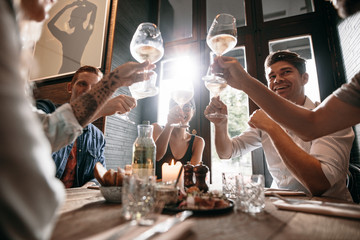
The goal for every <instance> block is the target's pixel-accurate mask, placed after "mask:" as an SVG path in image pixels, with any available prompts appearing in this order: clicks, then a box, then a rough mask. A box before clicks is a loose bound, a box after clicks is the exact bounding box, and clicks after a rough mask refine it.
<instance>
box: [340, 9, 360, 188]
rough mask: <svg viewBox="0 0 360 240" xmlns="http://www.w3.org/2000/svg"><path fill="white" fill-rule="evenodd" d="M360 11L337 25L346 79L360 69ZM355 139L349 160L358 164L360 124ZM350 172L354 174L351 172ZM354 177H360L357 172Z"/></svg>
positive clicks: (356, 129)
mask: <svg viewBox="0 0 360 240" xmlns="http://www.w3.org/2000/svg"><path fill="white" fill-rule="evenodd" d="M359 26H360V12H359V13H357V14H355V15H354V16H351V17H349V18H347V19H345V20H343V21H342V22H341V23H340V24H339V25H338V31H339V39H340V43H341V44H340V45H341V51H342V55H343V62H344V68H345V75H346V81H347V82H349V81H350V80H351V78H352V77H353V76H354V75H355V74H356V73H358V72H359V71H360V67H359V66H360V45H359V39H360V28H359ZM354 131H355V140H354V144H353V148H352V151H351V157H350V162H351V163H356V164H358V165H360V147H359V146H360V145H359V143H360V124H358V125H356V126H355V127H354ZM352 174H356V173H354V172H352ZM356 178H358V179H360V175H359V174H358V173H357V174H356ZM357 184H358V185H357V189H358V193H360V182H357Z"/></svg>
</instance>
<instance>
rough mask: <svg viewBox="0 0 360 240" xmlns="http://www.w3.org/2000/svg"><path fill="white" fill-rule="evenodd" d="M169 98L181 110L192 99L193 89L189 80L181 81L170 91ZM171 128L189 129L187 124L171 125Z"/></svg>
mask: <svg viewBox="0 0 360 240" xmlns="http://www.w3.org/2000/svg"><path fill="white" fill-rule="evenodd" d="M170 96H171V98H172V99H173V100H174V101H175V102H176V104H177V105H179V107H180V108H181V110H182V109H183V106H184V105H185V104H186V103H188V102H189V101H190V100H191V99H192V98H193V97H194V87H193V84H192V82H191V80H187V81H183V82H181V83H179V84H176V86H175V87H174V88H173V89H172V91H171V92H170ZM171 126H173V127H176V128H188V127H190V126H189V125H187V124H183V123H182V122H180V123H173V124H171Z"/></svg>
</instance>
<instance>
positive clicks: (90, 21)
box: [30, 0, 118, 82]
mask: <svg viewBox="0 0 360 240" xmlns="http://www.w3.org/2000/svg"><path fill="white" fill-rule="evenodd" d="M117 3H118V0H71V1H66V0H59V1H58V2H57V3H56V4H55V5H54V6H53V7H52V9H51V10H50V12H49V17H48V18H47V20H46V21H45V22H44V23H43V24H44V26H43V30H42V35H41V37H40V39H39V41H38V42H37V43H36V45H35V47H34V64H33V67H32V68H31V71H30V80H31V81H41V82H42V81H47V80H55V79H60V78H65V77H69V76H71V75H73V74H74V73H75V71H76V70H77V69H78V68H79V67H81V66H83V65H91V66H94V67H97V68H99V69H100V70H101V71H102V72H104V73H108V72H110V69H111V58H112V48H113V39H114V30H115V20H116V12H117Z"/></svg>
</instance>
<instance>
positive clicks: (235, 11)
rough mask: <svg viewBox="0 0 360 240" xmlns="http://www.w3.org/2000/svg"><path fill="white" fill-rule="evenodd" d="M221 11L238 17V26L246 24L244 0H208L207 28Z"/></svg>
mask: <svg viewBox="0 0 360 240" xmlns="http://www.w3.org/2000/svg"><path fill="white" fill-rule="evenodd" d="M219 13H228V14H231V15H233V16H234V17H235V18H236V26H237V27H242V26H245V25H246V18H245V2H244V0H221V1H219V0H207V1H206V27H207V28H206V29H209V28H210V26H211V24H212V22H213V20H214V18H215V17H216V15H218V14H219Z"/></svg>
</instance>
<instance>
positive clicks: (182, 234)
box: [86, 215, 195, 240]
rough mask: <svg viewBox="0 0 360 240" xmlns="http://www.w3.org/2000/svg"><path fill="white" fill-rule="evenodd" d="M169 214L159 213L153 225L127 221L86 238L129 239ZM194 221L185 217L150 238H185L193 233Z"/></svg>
mask: <svg viewBox="0 0 360 240" xmlns="http://www.w3.org/2000/svg"><path fill="white" fill-rule="evenodd" d="M167 218H169V216H164V215H161V216H159V219H158V220H157V221H156V222H155V223H154V225H152V226H149V227H145V226H139V225H136V223H135V224H134V223H132V222H127V223H124V224H121V225H119V226H117V227H114V228H112V229H110V230H106V231H104V232H101V233H98V234H96V235H93V236H91V237H88V238H86V239H87V240H110V239H111V240H117V239H121V240H131V239H134V238H135V237H137V236H139V235H140V234H142V233H143V232H145V231H146V230H148V229H150V228H152V227H153V226H155V225H156V224H158V223H161V222H163V221H165V220H166V219H167ZM194 224H195V222H194V220H191V219H187V220H185V221H183V222H181V223H178V224H176V225H175V226H173V227H172V228H170V230H169V231H167V232H165V233H161V234H157V235H155V236H154V237H152V238H151V239H152V240H169V239H174V240H180V239H186V237H187V236H190V235H191V234H193V232H192V230H191V228H192V226H194Z"/></svg>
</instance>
